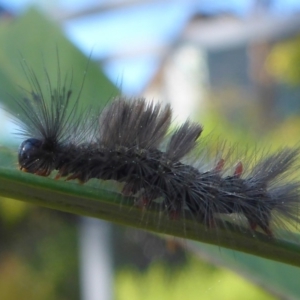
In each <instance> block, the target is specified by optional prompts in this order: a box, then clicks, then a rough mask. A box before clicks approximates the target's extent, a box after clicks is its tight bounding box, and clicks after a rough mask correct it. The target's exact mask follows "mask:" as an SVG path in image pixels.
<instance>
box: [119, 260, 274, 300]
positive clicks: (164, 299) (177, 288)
mask: <svg viewBox="0 0 300 300" xmlns="http://www.w3.org/2000/svg"><path fill="white" fill-rule="evenodd" d="M116 299H117V300H129V299H130V300H139V299H144V300H148V299H149V300H150V299H151V300H152V299H157V300H177V299H178V300H180V299H189V300H193V299H195V300H196V299H197V300H198V299H203V300H209V299H224V300H231V299H243V300H252V299H261V300H267V299H268V300H269V299H270V300H271V299H274V298H273V297H272V296H270V295H268V294H267V293H265V292H263V291H262V290H260V289H259V288H257V287H256V288H255V287H253V286H252V285H251V284H249V283H247V282H246V281H245V280H244V279H242V278H241V277H238V276H237V275H234V274H233V273H231V272H228V271H225V270H222V269H217V268H212V267H211V266H209V265H207V264H204V263H200V262H199V261H197V260H196V259H195V258H193V259H190V260H189V262H188V264H187V265H186V266H184V267H183V268H177V269H175V270H174V269H172V270H169V269H167V268H166V266H165V265H164V264H162V263H155V264H153V265H151V266H150V268H149V269H148V270H147V272H146V273H141V272H139V271H135V270H132V269H130V268H128V269H123V270H121V271H119V272H118V274H117V277H116Z"/></svg>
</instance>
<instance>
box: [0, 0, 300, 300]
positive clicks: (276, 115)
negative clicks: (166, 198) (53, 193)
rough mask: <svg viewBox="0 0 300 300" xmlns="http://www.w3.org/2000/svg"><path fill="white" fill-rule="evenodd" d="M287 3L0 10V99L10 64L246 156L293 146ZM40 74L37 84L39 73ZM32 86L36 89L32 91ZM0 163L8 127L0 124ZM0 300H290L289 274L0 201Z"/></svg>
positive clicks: (9, 143) (91, 2) (53, 5)
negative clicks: (166, 109)
mask: <svg viewBox="0 0 300 300" xmlns="http://www.w3.org/2000/svg"><path fill="white" fill-rule="evenodd" d="M299 33H300V1H297V0H288V1H287V0H285V1H284V0H230V1H219V0H213V1H209V0H198V1H196V0H188V1H184V0H174V1H168V0H165V1H155V0H139V1H138V0H119V1H117V0H115V1H112V0H111V1H105V0H103V1H99V0H98V1H96V0H88V1H87V0H86V1H83V0H77V1H70V0H60V1H58V0H57V1H51V2H50V1H43V0H40V1H38V0H36V1H30V0H27V1H25V0H10V1H8V0H7V1H0V45H1V47H0V48H1V49H0V99H1V101H2V105H3V107H4V108H5V109H6V110H7V109H9V110H13V111H14V109H15V108H14V107H13V105H12V102H13V101H12V97H17V95H18V87H19V86H22V87H25V88H26V87H27V88H28V82H27V80H26V77H25V75H24V72H23V71H22V67H21V64H20V61H22V60H23V58H24V59H25V61H26V63H27V64H28V65H29V66H30V68H33V69H34V70H35V71H36V72H37V74H41V78H42V77H43V68H44V67H45V68H46V69H47V71H48V73H49V74H50V76H52V74H54V75H53V76H55V74H57V50H58V53H59V54H58V56H59V60H60V69H61V70H62V71H69V70H71V71H72V72H73V73H74V87H75V90H76V88H77V89H79V87H80V83H81V82H82V79H83V76H84V71H86V69H87V62H88V60H89V57H90V60H91V62H90V65H89V67H88V69H87V77H86V82H85V86H84V90H83V94H82V99H83V102H85V104H86V105H91V104H96V105H103V106H104V105H105V104H106V103H107V101H108V100H109V99H111V98H112V97H113V96H115V95H117V94H118V93H120V92H121V93H122V94H124V95H127V96H128V97H135V96H141V95H143V96H145V97H147V98H149V99H153V100H154V101H165V102H166V103H167V102H170V103H171V104H172V106H173V108H174V115H175V116H176V117H175V120H174V122H175V123H176V122H179V123H181V122H182V121H184V120H185V119H186V118H192V119H193V120H195V121H198V122H201V124H203V125H204V135H208V134H211V133H212V134H213V136H215V137H217V138H218V139H220V140H227V141H228V142H229V143H232V144H234V145H238V147H239V148H242V149H245V150H247V148H248V147H259V146H261V147H267V148H268V149H276V148H278V147H280V146H283V145H293V144H296V143H297V142H298V140H299V133H300V118H299V113H300V96H299V95H300V94H299V92H300V68H299V62H300V35H299ZM39 72H40V73H39ZM41 80H42V79H41ZM0 121H1V127H0V163H1V165H2V166H5V167H10V168H16V153H17V147H18V146H17V145H18V143H20V140H19V139H18V138H17V136H15V135H13V134H12V132H15V131H16V129H17V127H16V125H15V124H14V122H12V121H11V117H10V116H8V114H7V113H5V112H4V111H2V112H1V118H0ZM0 241H1V242H0V298H1V299H5V300H10V299H58V300H60V299H82V300H96V299H99V300H100V299H103V300H110V299H130V300H134V299H164V300H165V299H172V300H173V299H182V298H185V299H278V298H279V299H296V298H297V295H299V294H300V290H299V283H298V280H297V278H299V274H298V273H299V271H298V270H297V269H294V268H292V267H287V266H284V265H281V264H277V263H275V262H268V261H267V260H263V259H259V258H254V257H250V256H247V255H244V256H243V255H240V254H238V253H236V252H234V251H226V250H224V249H221V248H217V247H214V248H210V247H209V246H205V245H200V244H194V243H190V242H188V241H186V242H183V243H179V242H177V241H176V240H175V239H174V238H164V239H162V238H159V237H157V236H154V235H151V234H150V233H147V232H143V231H139V230H135V229H131V228H123V227H119V226H116V225H111V224H108V223H106V222H103V221H99V220H94V219H87V218H81V217H78V216H75V215H70V214H66V213H61V212H57V211H52V210H49V209H43V208H38V207H33V206H30V205H27V204H24V203H21V202H17V201H12V200H11V199H1V201H0ZM297 272H298V273H297Z"/></svg>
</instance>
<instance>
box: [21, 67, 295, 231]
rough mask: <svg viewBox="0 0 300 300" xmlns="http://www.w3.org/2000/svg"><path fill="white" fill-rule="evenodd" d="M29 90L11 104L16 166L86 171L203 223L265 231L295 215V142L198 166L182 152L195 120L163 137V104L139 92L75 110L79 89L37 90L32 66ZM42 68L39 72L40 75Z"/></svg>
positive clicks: (146, 202) (195, 129) (193, 135)
mask: <svg viewBox="0 0 300 300" xmlns="http://www.w3.org/2000/svg"><path fill="white" fill-rule="evenodd" d="M27 75H28V79H29V81H30V84H31V89H32V90H31V91H30V92H29V93H28V94H27V95H26V96H25V97H24V98H23V99H20V100H17V104H18V105H19V107H20V108H21V111H22V116H23V120H19V122H20V123H21V125H22V128H23V129H22V131H21V132H20V134H21V135H22V136H24V137H25V138H26V139H25V140H24V141H23V142H22V144H21V145H20V148H19V154H18V160H19V167H20V170H22V171H25V172H29V173H33V174H37V175H40V176H48V175H50V173H51V172H52V171H54V170H57V171H58V172H57V175H56V179H58V178H60V177H65V178H66V179H67V180H72V179H77V180H79V181H80V182H82V183H84V182H86V181H88V180H89V179H92V178H97V179H101V180H116V181H118V182H122V183H124V187H123V190H122V194H124V195H133V196H134V197H135V199H136V204H137V205H139V206H141V207H145V208H147V207H149V206H151V205H152V203H153V202H155V201H156V199H158V198H161V199H162V205H163V207H164V209H165V210H166V211H167V213H168V214H169V215H170V216H171V217H172V218H180V217H181V216H183V215H184V213H185V212H186V211H189V213H191V214H192V215H193V217H194V218H195V219H196V220H197V221H198V222H202V223H203V224H205V225H206V226H207V227H208V228H211V227H214V226H216V223H215V218H216V216H218V215H231V214H236V215H237V216H240V217H243V218H246V220H247V221H248V223H249V227H250V229H252V230H256V229H257V228H260V229H261V230H263V231H264V232H265V234H267V235H268V236H273V232H272V230H271V227H270V224H271V222H272V221H274V220H273V219H274V215H276V221H278V220H281V219H282V220H284V219H285V220H287V221H293V222H298V221H299V217H298V205H299V181H291V179H289V180H286V179H287V178H288V177H289V176H290V175H291V174H293V173H292V172H293V167H295V166H296V164H297V160H298V157H299V152H300V149H299V148H291V149H290V148H285V149H282V150H279V151H277V152H276V153H274V154H271V155H267V156H266V157H262V158H261V159H260V160H259V161H258V162H257V163H256V165H255V166H254V167H253V168H252V169H251V170H249V171H247V172H244V170H243V168H244V167H243V164H242V162H238V163H237V164H236V166H235V167H234V170H233V171H232V172H231V173H230V174H228V172H226V168H225V167H224V164H225V160H224V159H223V158H220V159H219V160H218V161H217V163H216V164H215V165H214V166H213V167H211V168H209V169H207V170H205V171H202V170H201V171H200V169H198V168H197V167H196V166H194V165H189V164H185V163H184V162H183V158H184V157H185V156H186V155H187V154H189V153H190V152H191V151H192V150H193V149H195V148H196V146H197V145H198V144H199V143H201V138H200V135H201V133H202V130H203V128H202V126H200V125H199V124H197V123H193V122H190V121H186V122H185V123H184V124H182V125H181V126H179V127H178V128H177V129H175V130H174V131H173V132H172V133H171V135H170V136H169V139H168V142H167V143H166V146H165V148H164V150H162V148H161V144H162V143H163V141H164V140H165V138H166V137H167V135H168V131H169V129H170V125H171V118H172V110H171V107H170V105H166V106H163V105H161V104H159V103H151V102H147V101H146V100H145V99H144V98H137V99H126V98H124V97H117V98H115V99H114V100H113V101H112V102H111V103H110V104H108V105H107V107H106V108H105V109H104V110H103V111H102V112H101V113H100V115H99V116H98V115H97V114H93V113H92V110H91V109H90V110H86V111H84V112H81V113H80V114H79V113H78V107H79V102H80V93H79V95H78V96H77V98H76V100H75V102H73V103H72V102H71V98H72V91H71V85H68V84H67V80H65V81H62V80H61V78H60V76H58V83H57V86H55V87H54V86H53V84H52V82H51V80H50V79H49V76H46V78H47V81H48V86H49V89H48V90H47V92H45V91H44V90H43V89H42V87H41V84H40V82H39V80H38V78H37V77H36V76H35V74H34V72H33V71H30V70H29V73H28V74H27ZM46 75H47V74H46Z"/></svg>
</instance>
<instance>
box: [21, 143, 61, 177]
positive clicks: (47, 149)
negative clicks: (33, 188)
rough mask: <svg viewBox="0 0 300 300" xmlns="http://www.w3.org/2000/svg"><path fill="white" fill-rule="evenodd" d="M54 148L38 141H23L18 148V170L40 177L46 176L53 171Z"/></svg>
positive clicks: (51, 144) (50, 144)
mask: <svg viewBox="0 0 300 300" xmlns="http://www.w3.org/2000/svg"><path fill="white" fill-rule="evenodd" d="M54 149H55V146H54V144H53V143H45V142H43V141H41V140H39V139H35V138H30V139H27V140H25V141H24V142H23V143H22V144H21V145H20V148H19V154H18V160H19V166H20V170H22V171H24V172H28V173H33V174H37V175H40V176H48V175H49V174H50V173H51V171H52V170H53V169H54V164H55V154H54V152H55V151H54Z"/></svg>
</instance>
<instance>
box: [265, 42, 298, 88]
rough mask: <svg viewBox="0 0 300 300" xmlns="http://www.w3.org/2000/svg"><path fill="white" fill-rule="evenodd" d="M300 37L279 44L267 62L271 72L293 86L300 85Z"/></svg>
mask: <svg viewBox="0 0 300 300" xmlns="http://www.w3.org/2000/svg"><path fill="white" fill-rule="evenodd" d="M299 64H300V36H297V37H296V38H291V39H289V40H286V41H284V42H281V43H278V44H276V45H275V46H274V48H273V50H272V51H271V53H270V55H269V58H268V60H267V62H266V67H267V69H268V70H269V72H270V73H271V74H272V75H273V76H274V77H276V78H277V79H278V80H280V81H283V82H286V83H288V84H291V85H299V83H300V68H299Z"/></svg>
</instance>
